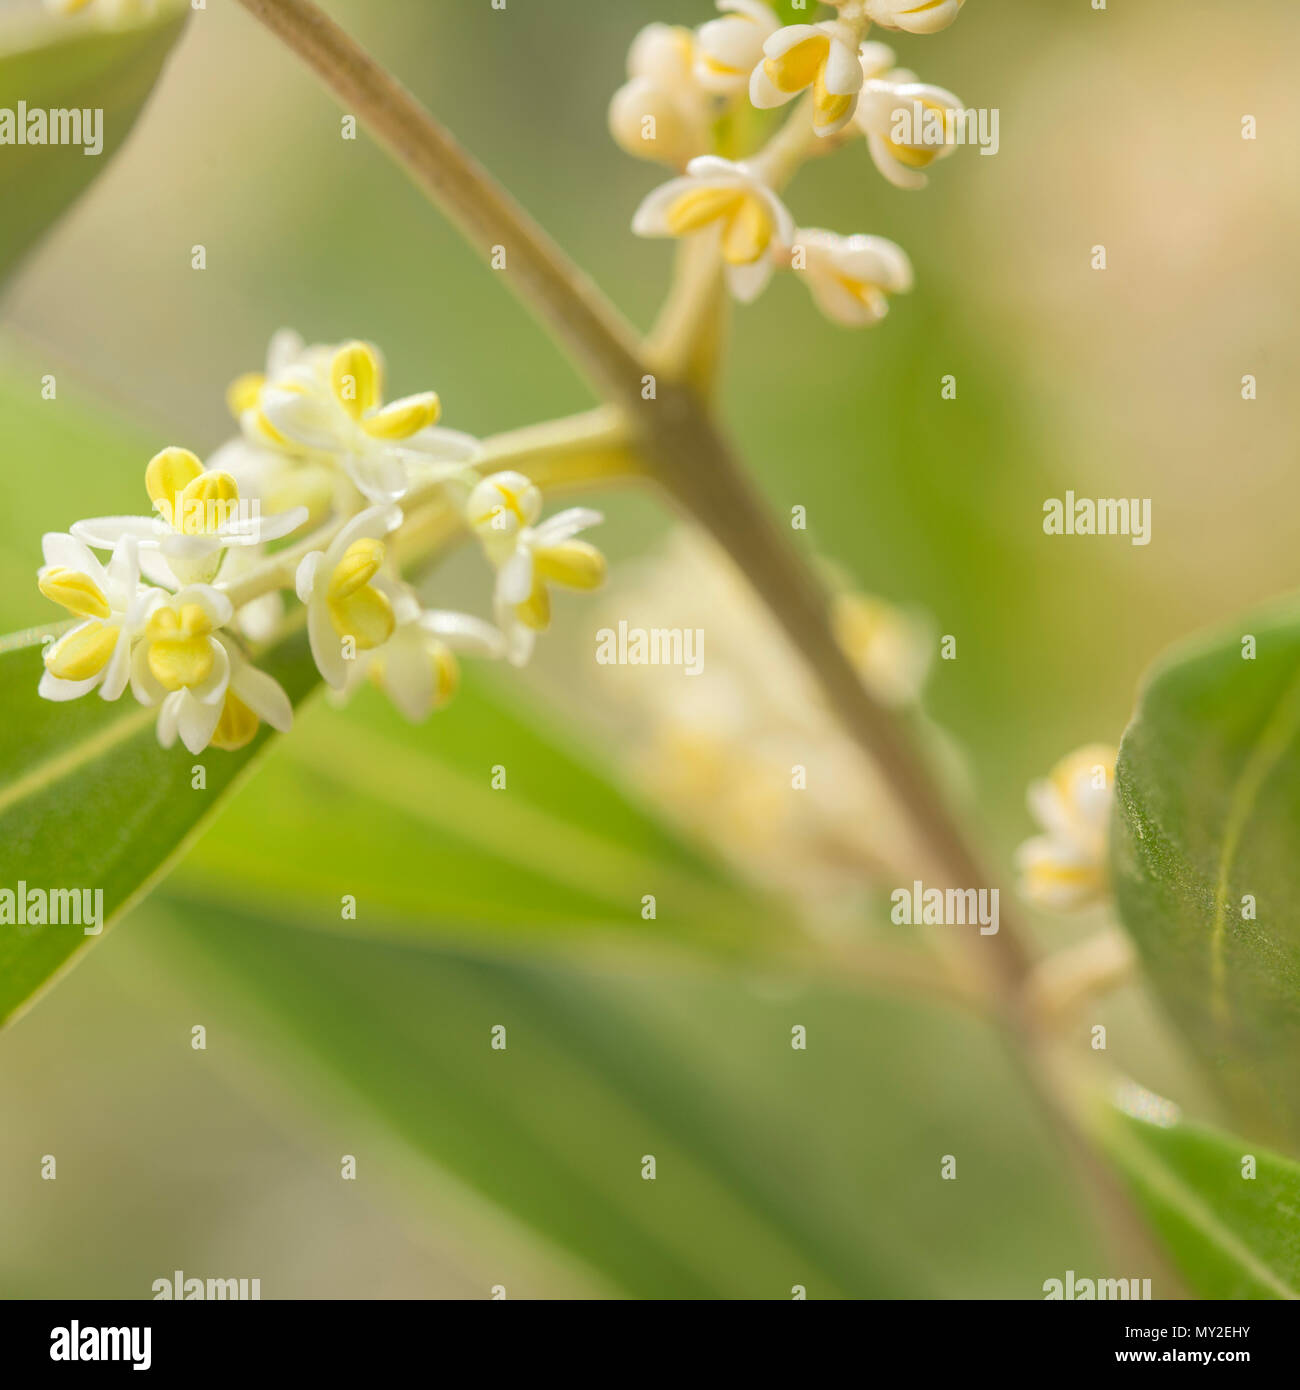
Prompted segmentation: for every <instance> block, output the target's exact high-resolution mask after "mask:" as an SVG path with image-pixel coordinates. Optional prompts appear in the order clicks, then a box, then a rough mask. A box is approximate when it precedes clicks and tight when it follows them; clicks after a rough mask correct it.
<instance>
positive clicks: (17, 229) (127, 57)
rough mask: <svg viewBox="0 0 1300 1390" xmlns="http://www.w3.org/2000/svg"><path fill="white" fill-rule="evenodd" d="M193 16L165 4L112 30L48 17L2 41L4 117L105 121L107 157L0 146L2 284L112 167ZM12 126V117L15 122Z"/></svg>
mask: <svg viewBox="0 0 1300 1390" xmlns="http://www.w3.org/2000/svg"><path fill="white" fill-rule="evenodd" d="M188 14H189V6H188V5H186V4H184V3H182V0H164V3H162V4H160V5H159V7H158V9H157V12H156V13H155V15H154V16H153V17H151V18H147V19H143V20H140V21H138V22H130V23H127V24H122V25H114V26H113V27H112V28H111V29H110V28H107V27H105V26H103V25H101V24H98V23H95V22H94V21H93V19H92V21H91V22H89V23H87V22H86V20H85V19H71V18H68V17H65V16H59V15H46V16H44V17H42V19H41V20H40V21H38V22H36V23H33V24H23V25H22V26H21V27H16V28H14V29H13V30H12V31H11V32H10V33H5V32H0V109H8V110H10V111H13V112H15V113H17V112H18V109H19V103H20V102H22V103H25V104H26V110H27V111H28V112H29V113H30V112H33V111H37V110H41V111H44V112H46V113H48V112H50V111H62V110H77V111H87V110H89V111H102V112H103V126H102V136H103V148H102V149H101V150H100V151H99V153H98V154H93V155H92V154H90V153H89V152H88V147H85V146H84V145H73V144H63V145H51V144H36V145H29V144H26V143H24V144H16V143H15V144H6V145H3V146H0V206H3V208H4V210H5V211H4V218H3V219H2V220H0V277H3V276H5V275H7V274H8V273H9V272H10V271H11V270H12V269H13V267H14V265H15V263H16V262H17V261H18V260H19V258H20V257H21V256H22V255H23V254H24V253H25V252H26V251H27V250H28V249H29V248H30V247H31V246H32V245H33V244H34V243H35V242H36V241H37V240H38V238H39V237H40V236H41V234H42V233H43V232H44V231H45V230H46V229H47V228H48V227H49V226H50V225H51V224H52V223H53V222H54V221H55V219H56V218H58V217H59V216H60V215H61V214H62V213H63V212H64V210H65V209H66V208H67V207H68V206H69V205H70V204H71V203H72V202H73V200H74V199H75V198H76V197H77V196H78V194H80V193H81V192H82V191H83V189H85V188H86V186H87V185H88V184H89V183H90V182H91V181H92V180H93V179H94V178H95V177H96V176H97V175H98V174H100V173H101V172H102V171H103V170H104V169H105V168H106V167H107V165H108V163H109V161H110V160H111V159H112V156H113V155H114V153H115V152H116V151H117V149H118V148H119V147H120V146H121V144H122V143H123V141H124V140H125V139H126V137H127V135H128V134H129V133H130V130H131V127H132V125H133V124H134V123H135V120H136V117H137V116H139V114H140V112H141V110H142V109H143V107H144V104H145V102H146V100H147V99H148V97H149V93H150V92H151V91H152V90H153V86H154V83H155V82H156V81H157V80H158V75H159V73H160V72H161V71H162V66H163V63H164V61H165V60H166V58H167V55H168V53H169V52H170V51H171V48H172V45H173V44H174V43H175V42H176V40H177V39H178V38H179V37H180V33H181V30H182V28H183V27H184V24H185V19H186V16H187V15H188ZM15 120H16V117H15Z"/></svg>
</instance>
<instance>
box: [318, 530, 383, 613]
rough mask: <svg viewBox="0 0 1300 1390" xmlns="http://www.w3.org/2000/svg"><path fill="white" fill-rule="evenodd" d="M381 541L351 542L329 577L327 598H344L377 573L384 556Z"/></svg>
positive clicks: (369, 539) (367, 538)
mask: <svg viewBox="0 0 1300 1390" xmlns="http://www.w3.org/2000/svg"><path fill="white" fill-rule="evenodd" d="M386 553H387V552H386V550H385V547H384V543H383V541H379V540H374V539H372V538H370V537H365V538H364V539H362V540H359V541H353V542H352V544H351V545H350V546H348V548H347V549H346V550H345V551H344V552H343V558H342V559H341V560H340V561H339V562H338V564H337V566H335V569H334V573H333V574H332V575H330V586H329V597H330V598H346V597H347V596H348V595H349V594H352V593H355V592H356V591H357V590H358V589H360V588H361V587H362V586H363V585H365V584H369V583H370V581H371V580H372V579H373V578H374V577H375V575H376V574H378V573H379V569H380V566H381V565H382V564H383V563H384V556H385V554H386Z"/></svg>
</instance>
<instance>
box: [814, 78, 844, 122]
mask: <svg viewBox="0 0 1300 1390" xmlns="http://www.w3.org/2000/svg"><path fill="white" fill-rule="evenodd" d="M812 86H813V125H814V126H816V127H817V128H818V129H821V128H822V127H823V126H828V125H834V124H835V122H836V121H838V120H839V119H840V117H841V116H843V115H844V113H845V112H846V111H847V110H848V109H849V107H850V106H852V105H853V101H854V98H853V96H851V95H844V94H843V93H840V92H830V91H827V89H826V72H825V69H822V71H820V72H818V74H817V78H816V80H815V81H814V82H813V84H812Z"/></svg>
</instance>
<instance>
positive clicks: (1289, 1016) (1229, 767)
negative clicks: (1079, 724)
mask: <svg viewBox="0 0 1300 1390" xmlns="http://www.w3.org/2000/svg"><path fill="white" fill-rule="evenodd" d="M1247 636H1249V637H1251V638H1253V649H1252V647H1251V645H1250V644H1248V643H1244V641H1243V639H1244V638H1246V637H1247ZM1252 650H1253V653H1254V654H1253V656H1252V655H1251V652H1252ZM1243 653H1245V657H1244V656H1243ZM1247 658H1248V659H1247ZM1298 740H1300V613H1298V612H1297V608H1296V605H1295V604H1294V603H1293V602H1292V603H1287V604H1285V605H1281V606H1278V607H1275V608H1273V609H1270V610H1269V611H1267V612H1265V613H1260V614H1256V615H1254V616H1252V617H1250V618H1249V619H1246V620H1244V621H1243V622H1242V623H1241V624H1240V625H1239V626H1237V627H1235V628H1234V629H1232V630H1230V631H1228V632H1225V633H1222V634H1219V635H1216V636H1213V637H1211V638H1209V639H1207V640H1203V641H1200V642H1197V643H1195V644H1193V645H1191V646H1189V647H1186V648H1184V649H1182V650H1179V651H1177V652H1175V653H1174V654H1172V655H1171V656H1170V657H1169V658H1168V659H1167V660H1166V661H1164V662H1163V663H1162V664H1161V665H1160V667H1159V668H1158V669H1157V671H1156V672H1155V674H1154V675H1153V676H1152V677H1151V679H1150V681H1149V682H1148V684H1147V686H1146V688H1145V689H1144V691H1143V692H1142V696H1141V700H1140V702H1139V705H1138V710H1137V713H1136V715H1135V716H1134V718H1133V722H1132V723H1131V724H1130V725H1129V727H1128V730H1127V731H1126V733H1125V735H1124V739H1123V742H1122V744H1121V747H1120V756H1119V765H1118V769H1117V772H1116V779H1115V780H1116V790H1117V812H1116V822H1115V832H1114V842H1113V854H1114V869H1115V883H1116V894H1117V899H1118V903H1119V909H1120V912H1121V914H1122V916H1123V918H1124V921H1125V923H1126V925H1127V926H1128V928H1129V930H1130V931H1131V932H1132V933H1133V936H1134V937H1135V939H1136V941H1137V943H1138V947H1139V949H1140V951H1141V952H1142V955H1143V958H1144V960H1145V962H1146V964H1147V966H1148V969H1149V971H1150V974H1151V978H1152V980H1153V981H1154V983H1155V986H1156V989H1157V990H1158V991H1159V993H1160V994H1161V996H1162V997H1163V999H1164V1000H1165V1002H1166V1004H1167V1005H1168V1007H1169V1009H1170V1010H1171V1012H1172V1013H1173V1015H1174V1016H1175V1018H1176V1019H1177V1020H1178V1021H1179V1022H1180V1023H1181V1025H1182V1026H1183V1029H1184V1030H1185V1032H1186V1033H1187V1035H1188V1037H1189V1039H1190V1041H1191V1043H1192V1045H1193V1046H1194V1047H1195V1048H1196V1049H1197V1050H1198V1051H1199V1053H1200V1055H1201V1056H1202V1058H1203V1059H1204V1060H1205V1061H1206V1062H1207V1063H1208V1064H1209V1067H1210V1069H1211V1071H1212V1072H1213V1075H1214V1077H1215V1079H1216V1081H1217V1082H1218V1085H1219V1087H1220V1089H1221V1090H1222V1092H1223V1093H1224V1095H1225V1096H1226V1098H1227V1099H1228V1100H1229V1101H1230V1102H1231V1103H1232V1104H1233V1105H1234V1106H1235V1109H1236V1113H1237V1115H1238V1116H1239V1123H1240V1124H1241V1125H1242V1128H1244V1129H1248V1130H1249V1131H1250V1132H1252V1133H1257V1134H1264V1135H1268V1136H1273V1137H1275V1139H1276V1140H1277V1141H1283V1142H1285V1143H1286V1147H1288V1148H1291V1147H1293V1146H1294V1144H1295V1142H1296V1141H1297V1138H1298V1137H1300V1069H1298V1068H1297V1066H1296V1057H1297V1056H1298V1055H1300V849H1298V847H1300V757H1297V742H1298Z"/></svg>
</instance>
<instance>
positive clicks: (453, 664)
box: [348, 575, 505, 724]
mask: <svg viewBox="0 0 1300 1390" xmlns="http://www.w3.org/2000/svg"><path fill="white" fill-rule="evenodd" d="M375 584H376V587H378V588H381V589H383V591H384V592H385V593H386V595H387V597H388V600H389V603H390V604H391V605H392V609H393V616H394V619H395V622H396V626H395V627H394V629H393V635H392V636H391V637H390V638H389V639H388V641H387V642H385V643H384V645H383V646H382V647H381V648H378V649H376V650H374V651H369V652H364V653H362V654H361V655H360V656H358V658H357V660H356V661H355V662H353V663H352V669H351V671H350V672H349V675H348V687H349V689H350V688H351V687H352V686H354V685H356V684H358V683H359V682H360V681H361V680H362V679H363V678H365V677H368V678H369V679H370V680H371V681H372V682H373V683H374V684H375V685H376V686H378V687H379V689H380V690H382V691H383V692H384V693H385V694H386V695H387V696H388V698H389V699H390V700H392V702H393V704H394V705H395V706H396V707H397V710H398V712H399V713H400V714H402V715H403V716H405V718H407V719H409V720H410V721H411V722H412V723H413V724H418V723H419V722H420V721H421V720H423V719H427V718H428V716H429V715H430V714H431V713H432V712H433V711H434V710H438V709H442V707H443V706H444V705H446V704H447V702H448V701H449V700H450V699H451V697H452V696H453V695H454V694H455V693H456V689H457V687H458V686H459V684H460V667H459V665H458V664H457V661H456V657H455V652H456V651H463V652H469V653H471V654H473V655H475V656H483V657H491V658H497V657H500V656H502V655H504V653H505V639H504V638H503V637H502V635H501V633H500V632H499V631H498V630H497V629H496V628H495V627H493V626H492V624H491V623H487V622H484V621H483V619H482V618H475V617H472V616H471V615H470V614H468V613H452V612H448V611H445V610H441V609H426V608H424V607H423V606H422V605H421V603H420V600H419V596H418V595H417V594H416V592H415V590H414V589H412V588H411V586H410V585H409V584H403V583H401V582H400V581H397V582H390V581H387V580H386V579H385V577H384V576H383V575H377V576H376V578H375Z"/></svg>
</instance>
